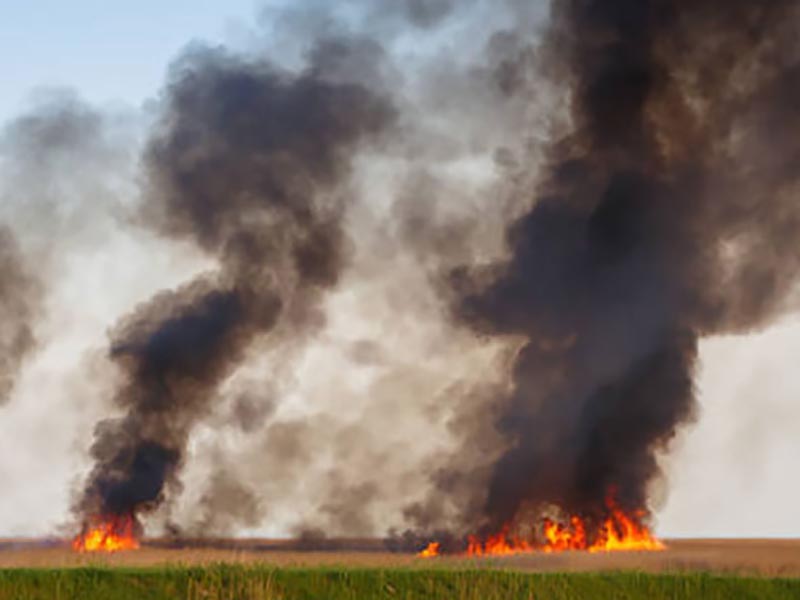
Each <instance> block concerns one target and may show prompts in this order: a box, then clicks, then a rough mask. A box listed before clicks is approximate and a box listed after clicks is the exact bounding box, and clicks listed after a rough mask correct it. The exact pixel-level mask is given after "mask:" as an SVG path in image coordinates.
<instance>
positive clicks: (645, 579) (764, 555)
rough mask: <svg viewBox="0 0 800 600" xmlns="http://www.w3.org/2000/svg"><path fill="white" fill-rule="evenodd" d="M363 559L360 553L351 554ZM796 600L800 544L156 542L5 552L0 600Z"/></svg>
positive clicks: (23, 543)
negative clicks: (414, 547)
mask: <svg viewBox="0 0 800 600" xmlns="http://www.w3.org/2000/svg"><path fill="white" fill-rule="evenodd" d="M356 548H359V549H356ZM73 598H74V599H81V600H94V599H98V600H103V599H108V600H127V599H131V600H133V599H136V600H140V599H143V600H147V599H161V598H170V599H173V598H177V599H184V598H185V599H189V600H200V599H207V600H215V599H220V600H222V599H226V600H234V599H236V600H238V599H245V600H246V599H251V598H252V599H254V600H265V599H283V600H293V599H306V598H307V599H314V600H337V599H352V600H370V599H372V598H379V599H384V598H385V599H389V598H397V599H407V600H410V599H416V598H420V599H422V598H425V599H428V598H433V599H436V598H448V599H454V600H473V599H474V600H479V599H480V600H500V599H503V600H512V599H515V598H521V599H525V600H531V599H539V600H541V599H548V598H553V599H562V598H563V599H567V598H569V599H571V600H572V599H582V598H587V599H589V600H594V599H598V600H603V599H605V598H608V599H611V598H613V599H615V600H616V599H639V598H641V599H651V598H652V599H658V598H670V599H677V598H704V599H705V598H712V599H713V598H725V599H729V598H730V599H737V598H753V599H756V598H757V599H759V600H760V599H765V600H770V599H773V598H775V599H777V598H792V599H800V541H797V540H672V541H668V547H667V550H666V551H664V552H631V553H610V554H602V553H601V554H589V553H585V552H566V553H561V554H540V553H536V554H528V555H519V556H510V557H499V558H497V557H495V558H486V557H484V558H464V557H458V556H456V557H440V558H435V559H429V560H426V559H420V558H417V557H415V556H413V555H412V554H402V553H390V552H387V551H385V549H384V547H383V546H382V544H381V543H379V542H376V541H373V542H371V543H370V542H369V541H366V542H365V541H359V542H358V543H357V544H355V545H351V546H347V545H346V544H345V545H338V546H336V548H335V549H334V548H333V547H330V548H328V550H327V551H320V549H319V548H317V549H316V550H314V551H310V550H308V549H306V550H302V551H301V550H300V549H298V548H297V547H295V546H292V545H291V543H284V542H277V543H276V542H274V541H269V540H217V541H208V540H205V541H202V542H201V543H192V544H187V545H182V546H181V547H175V546H174V544H172V543H166V542H164V541H161V540H150V541H146V542H145V545H144V547H143V548H142V549H140V550H137V551H134V552H122V553H115V554H79V553H75V552H73V551H72V550H71V549H70V548H69V545H68V544H67V543H65V542H63V541H61V540H50V541H46V540H0V600H34V599H36V600H38V599H47V600H51V599H55V600H68V599H73Z"/></svg>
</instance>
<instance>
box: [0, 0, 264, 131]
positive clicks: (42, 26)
mask: <svg viewBox="0 0 800 600" xmlns="http://www.w3.org/2000/svg"><path fill="white" fill-rule="evenodd" d="M261 5H263V2H259V0H227V1H226V2H219V1H214V0H167V1H166V2H164V1H157V0H137V1H136V2H108V1H107V0H71V1H67V0H29V1H28V2H23V1H21V0H4V1H2V2H0V73H2V79H1V81H2V94H0V121H5V120H7V119H8V118H9V117H12V116H14V115H15V114H18V113H19V112H20V111H21V110H22V109H23V108H24V103H25V99H26V98H27V97H29V95H30V93H31V91H32V90H33V89H35V88H37V87H41V86H61V87H70V88H73V89H75V90H77V91H78V93H79V94H80V96H81V97H83V98H84V99H86V100H88V101H89V102H91V103H94V104H99V105H106V104H116V103H119V102H123V103H126V104H131V105H137V104H140V103H141V102H142V101H143V100H144V99H146V98H147V97H149V96H152V95H153V94H154V93H155V92H156V91H157V90H158V88H159V86H160V83H161V81H162V79H163V76H164V70H165V67H166V66H167V64H168V63H169V61H170V60H171V59H172V58H173V57H174V56H175V55H176V53H177V52H178V50H180V48H182V47H183V46H184V45H185V44H186V43H187V42H189V41H190V40H192V39H205V40H210V41H219V42H221V41H225V40H227V39H229V38H232V37H233V36H234V35H235V32H236V31H237V30H241V29H242V28H244V27H247V26H250V25H251V24H252V22H253V18H254V15H255V14H256V13H257V8H258V6H261Z"/></svg>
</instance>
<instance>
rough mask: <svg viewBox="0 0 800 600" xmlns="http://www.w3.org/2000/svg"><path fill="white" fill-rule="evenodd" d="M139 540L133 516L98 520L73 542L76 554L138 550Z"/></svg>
mask: <svg viewBox="0 0 800 600" xmlns="http://www.w3.org/2000/svg"><path fill="white" fill-rule="evenodd" d="M138 547H139V540H138V539H136V536H135V535H134V520H133V517H132V516H114V517H108V518H100V519H97V523H95V524H94V525H92V526H87V527H85V528H84V531H83V532H82V533H81V534H80V535H78V536H76V537H75V539H74V540H72V549H73V550H75V551H76V552H118V551H120V550H136V549H137V548H138Z"/></svg>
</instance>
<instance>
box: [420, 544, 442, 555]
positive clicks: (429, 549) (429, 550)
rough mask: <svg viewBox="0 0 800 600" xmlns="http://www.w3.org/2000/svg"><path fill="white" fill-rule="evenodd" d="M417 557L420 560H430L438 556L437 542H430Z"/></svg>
mask: <svg viewBox="0 0 800 600" xmlns="http://www.w3.org/2000/svg"><path fill="white" fill-rule="evenodd" d="M417 556H420V557H422V558H431V557H434V556H439V542H431V543H430V544H428V545H427V546H426V547H425V549H424V550H423V551H422V552H420V553H419V554H418V555H417Z"/></svg>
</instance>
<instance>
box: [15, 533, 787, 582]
mask: <svg viewBox="0 0 800 600" xmlns="http://www.w3.org/2000/svg"><path fill="white" fill-rule="evenodd" d="M667 545H668V549H667V550H665V551H663V552H644V553H610V554H586V553H564V554H529V555H518V556H509V557H496V558H474V559H468V558H463V557H447V558H434V559H421V558H417V557H415V556H413V555H409V554H398V553H389V552H385V551H380V550H379V549H377V548H380V545H379V544H373V547H375V548H376V549H368V547H369V545H366V546H365V545H364V544H362V545H361V549H359V550H352V549H351V550H348V549H340V550H329V551H319V550H317V551H300V550H296V549H287V548H284V547H282V546H281V544H280V543H276V542H267V541H259V540H249V541H231V540H228V541H218V542H216V543H210V544H205V545H201V544H193V545H191V546H190V547H184V548H171V547H165V545H164V544H162V543H159V542H157V541H154V542H149V543H147V544H145V546H144V547H143V548H142V549H140V550H136V551H132V552H122V553H117V554H110V555H97V554H77V553H75V552H73V551H72V550H71V549H70V548H69V546H68V545H67V544H65V543H63V542H58V541H50V542H45V541H31V540H27V541H26V540H0V568H15V567H44V568H46V567H76V566H90V565H91V566H128V567H144V566H156V565H208V564H214V563H231V564H263V565H273V566H276V567H290V566H294V567H297V566H304V567H313V566H343V567H351V568H352V567H384V568H391V567H434V566H436V567H445V568H447V567H453V568H465V567H493V568H501V569H502V568H505V569H514V570H523V571H539V572H546V571H559V572H575V571H609V570H637V571H645V572H654V573H658V572H672V573H674V572H684V571H706V572H709V571H710V572H716V573H726V574H742V575H745V574H747V575H762V576H769V577H777V576H782V577H800V540H672V541H667ZM344 546H345V548H346V545H344Z"/></svg>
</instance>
